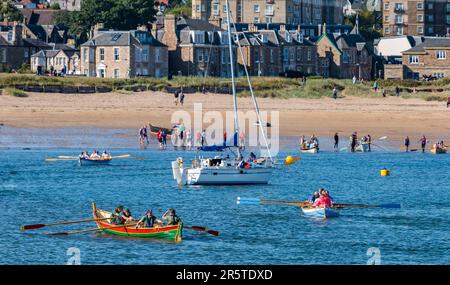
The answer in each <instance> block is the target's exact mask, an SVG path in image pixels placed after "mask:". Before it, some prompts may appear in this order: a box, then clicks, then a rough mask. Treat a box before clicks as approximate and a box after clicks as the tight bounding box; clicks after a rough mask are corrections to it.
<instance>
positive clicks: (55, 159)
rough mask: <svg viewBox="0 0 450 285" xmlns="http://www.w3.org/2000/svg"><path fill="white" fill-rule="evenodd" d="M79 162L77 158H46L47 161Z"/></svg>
mask: <svg viewBox="0 0 450 285" xmlns="http://www.w3.org/2000/svg"><path fill="white" fill-rule="evenodd" d="M61 160H62V161H64V160H78V157H77V158H46V159H45V161H61Z"/></svg>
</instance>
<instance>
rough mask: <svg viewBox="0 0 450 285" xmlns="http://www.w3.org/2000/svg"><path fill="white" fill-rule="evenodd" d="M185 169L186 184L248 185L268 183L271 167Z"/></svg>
mask: <svg viewBox="0 0 450 285" xmlns="http://www.w3.org/2000/svg"><path fill="white" fill-rule="evenodd" d="M186 171H187V172H186V176H187V177H186V184H188V185H249V184H267V183H269V180H270V177H271V176H272V171H273V169H272V168H249V169H238V168H227V169H205V168H191V169H187V170H186Z"/></svg>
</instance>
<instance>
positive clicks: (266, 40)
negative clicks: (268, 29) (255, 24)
mask: <svg viewBox="0 0 450 285" xmlns="http://www.w3.org/2000/svg"><path fill="white" fill-rule="evenodd" d="M260 39H261V42H262V43H264V44H267V43H268V42H269V39H268V38H267V35H265V34H262V35H261V37H260Z"/></svg>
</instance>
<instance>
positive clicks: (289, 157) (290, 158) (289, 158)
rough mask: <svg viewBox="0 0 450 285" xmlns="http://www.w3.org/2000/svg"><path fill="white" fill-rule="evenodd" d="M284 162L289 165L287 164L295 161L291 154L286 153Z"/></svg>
mask: <svg viewBox="0 0 450 285" xmlns="http://www.w3.org/2000/svg"><path fill="white" fill-rule="evenodd" d="M285 161H286V164H287V165H289V164H292V163H294V162H295V160H294V158H293V157H292V155H288V156H286V160H285Z"/></svg>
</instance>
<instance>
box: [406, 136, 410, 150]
mask: <svg viewBox="0 0 450 285" xmlns="http://www.w3.org/2000/svg"><path fill="white" fill-rule="evenodd" d="M409 144H410V142H409V136H406V138H405V149H406V152H408V151H409Z"/></svg>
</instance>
